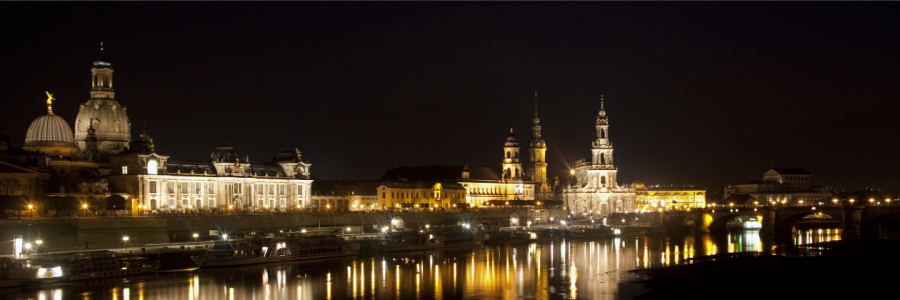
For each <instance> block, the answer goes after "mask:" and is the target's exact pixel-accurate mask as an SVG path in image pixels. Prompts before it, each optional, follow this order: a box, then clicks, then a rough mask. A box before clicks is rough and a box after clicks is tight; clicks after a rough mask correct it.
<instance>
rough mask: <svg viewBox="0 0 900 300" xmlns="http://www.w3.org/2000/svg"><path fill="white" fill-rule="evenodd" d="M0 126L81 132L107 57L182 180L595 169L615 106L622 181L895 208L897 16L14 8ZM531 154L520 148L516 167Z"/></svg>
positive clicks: (828, 9) (484, 6)
mask: <svg viewBox="0 0 900 300" xmlns="http://www.w3.org/2000/svg"><path fill="white" fill-rule="evenodd" d="M0 11H2V12H0V26H2V27H0V28H3V30H2V33H0V36H2V42H0V66H2V69H0V70H2V72H0V82H2V89H0V99H2V105H0V127H3V128H4V129H5V130H4V133H5V134H7V135H9V136H10V139H11V140H12V143H13V146H17V147H21V146H22V143H23V142H24V137H25V132H26V130H27V128H28V125H29V124H30V123H31V121H32V120H33V119H34V118H36V117H37V116H39V115H42V114H44V113H45V112H46V107H45V103H44V101H45V99H46V96H45V95H44V91H45V90H46V91H50V92H51V93H54V94H55V97H56V98H57V99H58V101H57V102H56V103H54V111H55V112H56V114H58V115H60V116H62V117H63V118H65V120H66V121H68V122H69V123H70V124H72V123H74V121H75V116H76V114H77V111H78V106H79V105H80V104H81V103H84V102H85V101H87V100H88V98H89V90H90V67H91V62H92V61H93V60H94V59H95V58H96V57H97V55H98V52H99V43H100V42H101V41H103V42H104V43H105V45H106V56H107V58H108V59H109V60H110V61H111V62H112V65H113V68H114V70H115V75H114V76H115V80H114V84H115V86H114V87H115V90H116V99H117V100H118V101H119V103H121V104H122V105H124V106H126V107H127V109H128V116H129V117H130V119H131V122H132V124H133V128H132V129H133V130H132V138H138V136H139V134H140V128H141V127H142V124H143V123H144V122H146V123H147V124H148V127H149V129H150V134H151V136H152V137H153V138H154V141H155V143H156V149H157V150H158V151H159V150H165V151H166V152H167V154H168V155H170V160H172V161H184V160H188V159H193V160H201V161H207V160H209V154H210V153H211V152H212V151H213V150H214V149H215V147H216V146H217V145H219V144H221V143H222V142H226V143H228V144H229V145H231V146H233V147H234V148H235V150H236V151H237V153H238V154H239V155H240V156H242V157H243V156H244V155H245V154H248V155H250V160H251V163H254V164H260V163H263V162H266V161H269V160H271V158H272V156H273V155H275V154H276V153H278V152H280V151H283V150H288V149H291V150H292V149H293V148H298V149H299V150H300V151H302V152H303V157H304V159H309V160H311V162H312V164H313V167H312V174H313V175H314V176H315V177H316V178H321V179H375V178H377V177H379V176H380V175H381V174H382V173H383V172H384V171H386V170H387V169H389V168H393V167H399V166H415V165H461V164H463V163H469V164H472V165H482V166H495V167H499V166H500V163H501V157H502V145H503V142H504V141H505V139H506V136H507V135H508V134H509V128H510V127H513V128H515V133H516V135H517V136H518V138H519V142H520V143H521V144H523V145H524V143H525V142H526V141H527V140H528V139H529V137H530V126H531V119H532V117H533V111H534V106H533V104H534V102H533V101H534V100H533V99H534V97H533V93H534V91H535V90H537V91H538V93H539V104H538V106H539V116H540V118H541V124H542V125H543V126H544V127H543V133H544V139H545V140H546V141H547V143H548V145H549V150H548V163H549V173H550V175H551V176H553V175H558V176H560V177H564V176H565V174H566V173H567V172H568V169H569V167H570V166H571V165H572V164H573V162H574V161H575V160H576V159H579V158H586V157H589V156H590V145H591V141H592V140H594V139H595V129H594V119H595V117H596V115H597V112H598V110H599V109H600V95H605V99H606V110H607V112H608V113H609V115H610V124H611V125H610V138H611V139H612V141H613V143H614V146H615V152H614V153H615V163H616V165H617V166H618V168H619V183H620V184H623V183H631V182H632V181H633V180H641V181H643V182H645V183H648V184H663V185H665V184H675V185H687V184H693V185H700V186H705V187H708V188H715V187H721V186H722V185H724V184H728V183H740V182H745V181H749V180H761V178H762V173H763V172H765V171H766V170H767V169H768V168H769V167H771V166H773V165H774V166H776V167H778V166H781V167H804V168H806V169H808V170H810V171H812V172H813V173H815V176H814V177H813V181H814V183H817V184H822V185H826V186H831V187H835V188H865V187H880V188H900V171H898V166H900V155H898V154H897V153H898V146H900V145H898V144H900V143H898V134H897V129H898V128H900V118H898V112H900V104H898V99H900V18H898V17H897V13H898V12H900V3H896V2H892V3H452V2H451V3H267V4H257V3H142V4H139V3H76V4H59V3H2V4H0ZM523 150H524V149H523Z"/></svg>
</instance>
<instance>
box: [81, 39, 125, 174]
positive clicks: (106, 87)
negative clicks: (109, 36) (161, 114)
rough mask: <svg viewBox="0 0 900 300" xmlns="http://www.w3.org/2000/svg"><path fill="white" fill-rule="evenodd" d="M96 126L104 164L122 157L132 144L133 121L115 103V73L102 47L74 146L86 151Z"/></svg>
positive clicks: (93, 71)
mask: <svg viewBox="0 0 900 300" xmlns="http://www.w3.org/2000/svg"><path fill="white" fill-rule="evenodd" d="M91 125H93V126H94V135H95V136H96V138H97V151H99V153H100V154H101V155H100V158H101V160H104V161H105V160H106V159H107V157H108V156H109V155H112V154H118V153H121V152H122V151H123V150H125V148H126V147H128V143H129V142H131V121H129V119H128V114H127V113H126V112H125V107H124V106H122V105H121V104H119V102H118V101H116V93H115V91H114V90H113V69H112V65H111V64H110V63H109V60H107V59H106V56H105V55H104V54H103V44H102V43H101V45H100V57H98V58H97V60H96V61H94V65H93V68H91V98H90V99H88V101H87V102H85V103H84V104H81V107H80V108H79V111H78V116H77V117H76V118H75V128H74V131H75V143H76V144H77V145H78V147H79V148H81V149H85V147H86V143H85V140H86V139H87V137H88V128H90V127H91Z"/></svg>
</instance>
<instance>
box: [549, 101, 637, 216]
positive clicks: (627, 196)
mask: <svg viewBox="0 0 900 300" xmlns="http://www.w3.org/2000/svg"><path fill="white" fill-rule="evenodd" d="M596 128H597V139H596V140H594V142H593V143H592V146H591V154H592V156H591V161H586V160H584V159H581V160H578V161H577V162H576V164H575V169H574V170H573V173H574V174H573V175H574V176H575V179H576V182H575V184H574V185H570V186H569V187H567V188H566V189H564V190H563V193H562V198H563V202H564V203H565V206H566V207H567V208H568V209H569V210H570V211H571V212H572V213H574V214H577V215H600V216H607V215H609V214H610V213H622V212H635V211H636V206H635V193H634V187H633V186H628V185H619V184H618V183H617V181H616V173H617V172H618V168H616V166H615V165H614V164H613V144H612V142H611V141H610V139H609V116H607V115H606V110H605V109H604V108H603V98H602V97H601V98H600V112H599V114H598V116H597V121H596Z"/></svg>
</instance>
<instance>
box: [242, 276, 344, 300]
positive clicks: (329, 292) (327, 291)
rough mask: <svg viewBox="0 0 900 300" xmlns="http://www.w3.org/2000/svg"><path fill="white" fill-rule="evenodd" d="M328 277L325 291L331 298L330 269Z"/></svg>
mask: <svg viewBox="0 0 900 300" xmlns="http://www.w3.org/2000/svg"><path fill="white" fill-rule="evenodd" d="M326 278H327V279H328V281H327V282H325V292H326V294H325V295H326V296H325V297H326V298H327V299H331V272H330V271H329V272H328V275H327V277H326ZM233 289H234V288H232V290H233Z"/></svg>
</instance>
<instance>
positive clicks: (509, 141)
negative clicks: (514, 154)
mask: <svg viewBox="0 0 900 300" xmlns="http://www.w3.org/2000/svg"><path fill="white" fill-rule="evenodd" d="M503 146H504V147H518V146H519V142H518V141H517V140H516V135H515V134H513V133H512V130H510V132H509V136H507V137H506V143H505V144H503Z"/></svg>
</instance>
